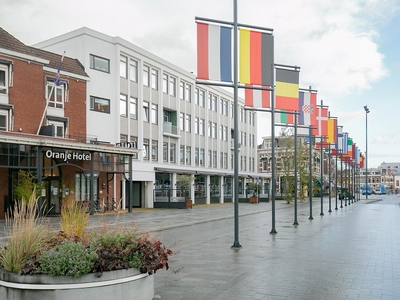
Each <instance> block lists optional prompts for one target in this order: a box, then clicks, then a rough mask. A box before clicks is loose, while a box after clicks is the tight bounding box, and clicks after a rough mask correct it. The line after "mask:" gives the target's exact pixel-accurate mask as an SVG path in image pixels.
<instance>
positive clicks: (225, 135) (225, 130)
mask: <svg viewBox="0 0 400 300" xmlns="http://www.w3.org/2000/svg"><path fill="white" fill-rule="evenodd" d="M222 136H223V140H224V141H225V142H226V141H228V126H224V132H223V134H222Z"/></svg>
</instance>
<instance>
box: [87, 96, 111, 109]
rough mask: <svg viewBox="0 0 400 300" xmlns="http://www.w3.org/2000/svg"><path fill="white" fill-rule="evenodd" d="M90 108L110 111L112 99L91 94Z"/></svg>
mask: <svg viewBox="0 0 400 300" xmlns="http://www.w3.org/2000/svg"><path fill="white" fill-rule="evenodd" d="M90 110H93V111H98V112H103V113H110V100H108V99H103V98H98V97H94V96H90Z"/></svg>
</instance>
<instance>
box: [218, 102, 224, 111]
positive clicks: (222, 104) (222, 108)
mask: <svg viewBox="0 0 400 300" xmlns="http://www.w3.org/2000/svg"><path fill="white" fill-rule="evenodd" d="M219 112H220V114H221V115H222V114H223V113H224V100H223V99H219Z"/></svg>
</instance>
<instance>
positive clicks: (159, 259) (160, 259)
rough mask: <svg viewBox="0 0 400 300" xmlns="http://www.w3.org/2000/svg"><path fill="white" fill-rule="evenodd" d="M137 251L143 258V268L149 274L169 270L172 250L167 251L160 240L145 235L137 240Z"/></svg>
mask: <svg viewBox="0 0 400 300" xmlns="http://www.w3.org/2000/svg"><path fill="white" fill-rule="evenodd" d="M137 244H138V245H137V249H138V250H139V252H140V254H141V255H142V256H143V257H142V265H143V268H145V269H146V271H147V273H148V274H153V273H156V272H157V270H160V269H164V268H165V269H166V270H168V269H169V265H168V257H169V256H170V255H172V250H170V249H167V248H166V247H165V246H164V245H163V244H162V243H161V242H160V240H158V239H156V238H154V237H153V238H151V237H150V236H148V235H143V236H141V237H139V238H138V239H137Z"/></svg>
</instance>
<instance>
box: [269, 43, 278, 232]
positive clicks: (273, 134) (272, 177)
mask: <svg viewBox="0 0 400 300" xmlns="http://www.w3.org/2000/svg"><path fill="white" fill-rule="evenodd" d="M272 49H274V40H272ZM274 59H275V57H274V52H272V61H274ZM271 72H272V74H271V76H272V77H271V78H272V82H275V78H274V75H275V66H274V65H273V66H272V68H271ZM271 147H272V151H271V158H272V162H271V163H272V164H271V173H272V174H271V204H272V205H271V210H272V229H271V231H270V234H276V233H278V232H277V231H276V229H275V192H276V187H275V186H276V182H275V165H276V160H275V88H274V89H273V90H272V91H271Z"/></svg>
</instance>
